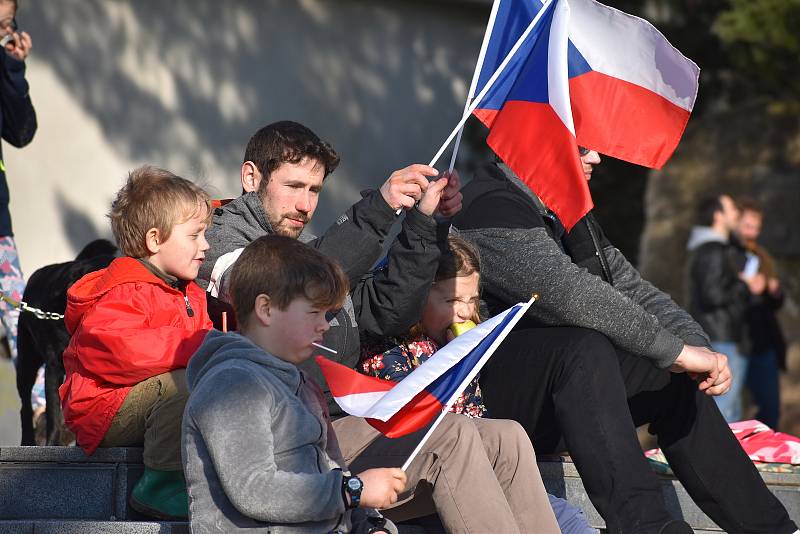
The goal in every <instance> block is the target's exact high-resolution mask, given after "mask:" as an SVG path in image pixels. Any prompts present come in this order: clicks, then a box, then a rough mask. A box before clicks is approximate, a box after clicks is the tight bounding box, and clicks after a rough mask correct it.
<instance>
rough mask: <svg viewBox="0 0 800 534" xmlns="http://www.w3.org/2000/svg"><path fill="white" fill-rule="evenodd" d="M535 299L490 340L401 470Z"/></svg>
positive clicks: (404, 468)
mask: <svg viewBox="0 0 800 534" xmlns="http://www.w3.org/2000/svg"><path fill="white" fill-rule="evenodd" d="M537 300H539V294H538V293H534V294H533V295H531V299H530V300H529V301H528V302H526V303H525V304H524V305H523V306H522V309H520V310H519V312H518V313H517V315H516V317H514V318H513V320H511V321H510V322H509V323H508V324H507V325H506V327H505V332H504V334H503V335H502V336H499V337H498V338H497V339H495V340H494V341H493V342H492V344H491V345H489V348H488V349H486V353H485V354H484V355H483V356H481V359H480V360H478V363H477V364H475V367H473V368H472V369H471V370H470V372H469V374H467V376H466V377H465V378H464V381H463V382H462V387H460V388H458V389H457V390H456V391H455V392H454V393H453V395H452V396H451V397H450V398H449V399H448V401H447V403H446V404H445V406H444V408H442V413H440V414H439V417H437V418H436V421H434V422H433V424H432V425H431V427H430V428H429V429H428V431H427V432H426V433H425V435H424V436H422V439H421V440H420V442H419V444H417V446H416V448H415V449H414V450H413V451H412V452H411V455H410V456H409V457H408V460H406V462H405V463H404V464H403V467H401V468H400V469H402V470H403V471H405V470H406V469H408V466H410V465H411V462H413V461H414V458H416V457H417V455H418V454H419V451H421V450H422V447H423V446H424V445H425V443H427V441H428V439H429V438H430V437H431V435H432V434H433V431H434V430H436V427H438V426H439V423H441V422H442V419H444V416H445V415H447V412H449V411H450V408H451V407H452V406H453V404H454V403H455V402H456V400H457V399H458V397H459V395H461V392H462V391H463V390H464V388H465V387H466V386H467V384H469V383H470V382H472V381H473V380H474V379H475V377H476V376H477V375H478V373H479V372H480V370H481V368H482V367H483V366H484V364H485V363H486V361H487V360H488V359H489V358H490V357H491V356H492V354H494V351H495V350H497V347H499V346H500V344H501V343H502V342H503V340H505V338H506V336H507V335H508V333H509V332H511V329H512V328H514V326H515V325H516V324H517V322H519V320H520V319H522V317H523V316H524V315H525V314H526V313H527V312H528V308H530V307H531V305H532V304H533V303H534V302H536V301H537Z"/></svg>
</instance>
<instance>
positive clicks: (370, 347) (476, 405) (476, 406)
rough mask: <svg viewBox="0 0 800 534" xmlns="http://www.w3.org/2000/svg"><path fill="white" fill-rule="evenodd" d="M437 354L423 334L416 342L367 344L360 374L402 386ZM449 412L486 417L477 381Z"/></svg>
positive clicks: (365, 342) (364, 346) (431, 342)
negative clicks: (413, 372)
mask: <svg viewBox="0 0 800 534" xmlns="http://www.w3.org/2000/svg"><path fill="white" fill-rule="evenodd" d="M437 350H439V345H438V343H436V342H435V341H434V340H432V339H431V338H429V337H428V336H426V335H424V334H422V335H420V336H419V337H418V338H417V339H415V340H403V341H401V340H398V339H396V338H390V339H384V340H382V341H375V340H364V342H363V343H362V351H361V360H360V361H359V362H358V370H359V371H360V372H361V373H363V374H365V375H369V376H376V377H378V378H383V379H384V380H393V381H395V382H399V381H401V380H402V379H404V378H405V377H406V376H408V374H409V373H411V371H413V370H414V369H416V368H417V367H419V366H420V365H421V364H422V362H424V361H425V360H427V359H428V358H430V357H431V356H432V355H433V353H434V352H436V351H437ZM450 411H451V412H453V413H458V414H462V415H466V416H467V417H485V416H486V415H487V414H486V406H484V404H483V398H482V396H481V388H480V386H479V385H478V379H477V378H476V379H475V380H473V381H472V382H470V384H469V385H468V386H467V388H466V389H465V390H464V391H463V393H461V395H459V397H458V399H456V402H454V403H453V406H451V407H450Z"/></svg>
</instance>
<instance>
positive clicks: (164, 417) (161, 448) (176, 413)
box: [100, 369, 189, 471]
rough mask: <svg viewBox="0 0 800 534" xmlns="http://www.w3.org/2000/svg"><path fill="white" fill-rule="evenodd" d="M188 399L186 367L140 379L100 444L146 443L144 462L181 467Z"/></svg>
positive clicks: (167, 467) (151, 465)
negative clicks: (182, 426) (183, 428)
mask: <svg viewBox="0 0 800 534" xmlns="http://www.w3.org/2000/svg"><path fill="white" fill-rule="evenodd" d="M188 398H189V389H188V387H187V385H186V369H176V370H174V371H170V372H168V373H164V374H160V375H156V376H153V377H150V378H148V379H147V380H143V381H141V382H139V383H138V384H136V385H135V386H133V389H131V390H130V391H129V392H128V396H127V397H125V402H123V403H122V406H120V408H119V411H117V414H116V415H115V416H114V419H113V421H112V422H111V426H110V427H109V428H108V431H107V432H106V435H105V436H104V437H103V441H101V442H100V446H101V447H139V446H142V445H144V453H143V456H144V465H146V466H147V467H149V468H151V469H158V470H160V471H178V470H181V469H182V468H183V466H182V465H181V418H182V417H183V408H184V407H185V406H186V400H187V399H188Z"/></svg>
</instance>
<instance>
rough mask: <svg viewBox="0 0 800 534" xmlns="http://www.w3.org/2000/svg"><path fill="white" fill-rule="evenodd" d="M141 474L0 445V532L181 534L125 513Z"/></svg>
mask: <svg viewBox="0 0 800 534" xmlns="http://www.w3.org/2000/svg"><path fill="white" fill-rule="evenodd" d="M539 469H540V470H541V472H542V477H543V478H544V481H545V486H546V487H547V489H548V491H549V492H550V493H552V494H554V495H557V496H560V497H566V498H567V499H568V500H569V501H570V502H572V503H573V504H575V505H577V506H579V507H580V508H581V509H582V510H583V511H584V513H585V514H586V517H587V518H588V519H589V522H590V523H591V524H592V525H593V526H595V527H597V528H602V527H603V526H604V524H603V520H602V518H601V517H600V516H599V514H598V513H597V511H596V510H595V509H594V507H593V506H592V504H591V502H589V499H588V497H587V496H586V492H585V491H584V489H583V484H582V483H581V479H580V477H579V476H578V473H577V471H576V469H575V466H574V465H573V464H572V463H571V462H569V461H568V460H563V459H558V458H556V459H542V461H540V462H539ZM142 470H143V465H142V451H141V449H137V448H114V449H98V451H97V452H96V453H95V454H94V455H93V456H91V457H87V456H85V455H84V454H83V451H81V449H79V448H77V447H2V448H0V534H34V533H35V534H42V533H47V534H56V533H57V534H73V533H74V534H77V533H80V534H96V533H97V534H99V533H109V534H117V533H119V534H123V533H130V534H139V533H142V534H144V533H148V534H150V533H152V534H156V533H159V534H184V533H188V532H189V528H188V524H187V523H185V522H168V521H153V520H150V519H148V518H145V517H143V516H141V515H139V514H137V513H136V512H135V511H133V510H131V509H130V507H129V506H128V496H129V495H130V491H131V489H132V488H133V485H134V484H135V483H136V481H137V480H138V477H139V476H140V475H141V473H142ZM764 479H765V480H766V482H767V483H768V485H769V486H770V488H771V489H772V491H773V492H774V493H775V494H776V495H777V496H778V498H779V499H780V500H781V502H783V504H784V505H785V506H786V507H787V509H788V510H789V514H790V515H791V516H792V518H794V519H795V521H797V522H800V475H796V474H780V473H765V474H764ZM662 482H663V487H664V495H665V497H666V501H667V503H668V506H669V508H670V511H671V512H672V513H673V515H675V517H682V518H684V519H685V520H686V521H688V522H689V523H690V524H691V525H692V526H693V527H694V528H695V531H696V532H698V533H712V532H722V531H721V530H720V529H719V528H718V527H716V525H714V523H713V522H712V521H711V520H710V519H708V517H707V516H706V515H705V514H703V513H702V512H701V511H700V510H699V508H697V506H695V504H694V503H693V502H692V501H691V499H690V498H689V496H688V495H687V494H686V492H685V490H684V489H683V488H682V487H681V485H680V484H679V483H678V482H677V481H676V480H675V479H673V478H670V477H662ZM426 528H428V530H425V529H423V528H421V527H419V526H416V525H411V524H409V525H405V524H404V525H401V533H402V534H432V532H431V530H430V527H429V526H428V527H426ZM436 530H438V529H436Z"/></svg>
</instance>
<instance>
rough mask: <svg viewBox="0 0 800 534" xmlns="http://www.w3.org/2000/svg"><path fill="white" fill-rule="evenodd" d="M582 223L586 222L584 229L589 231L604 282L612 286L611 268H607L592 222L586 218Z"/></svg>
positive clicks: (606, 261)
mask: <svg viewBox="0 0 800 534" xmlns="http://www.w3.org/2000/svg"><path fill="white" fill-rule="evenodd" d="M584 221H585V222H586V228H588V230H589V237H591V238H592V244H593V245H594V254H595V256H597V259H598V260H599V261H600V269H601V270H602V271H603V277H604V278H605V279H606V282H608V283H609V284H611V285H612V286H613V285H614V278H613V277H612V276H611V268H610V267H609V266H608V260H607V259H606V255H605V254H604V253H603V248H602V247H601V246H600V240H599V239H598V238H597V233H596V232H595V229H594V227H592V222H591V221H590V220H589V217H588V216H587V217H586V218H585V219H584Z"/></svg>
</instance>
